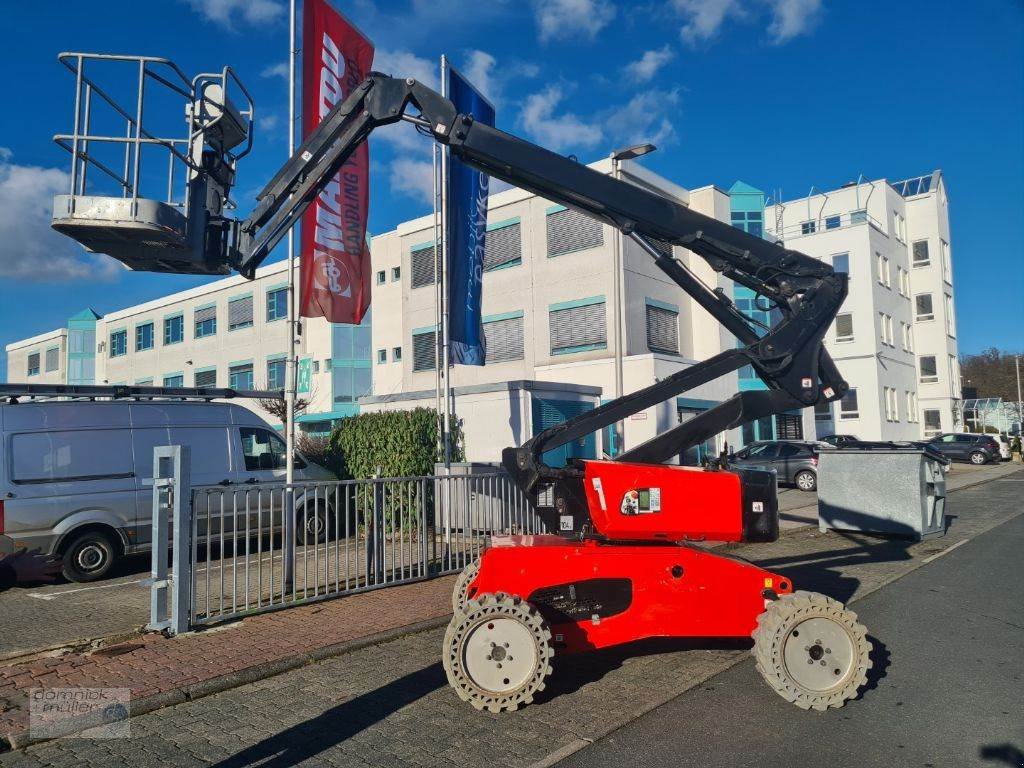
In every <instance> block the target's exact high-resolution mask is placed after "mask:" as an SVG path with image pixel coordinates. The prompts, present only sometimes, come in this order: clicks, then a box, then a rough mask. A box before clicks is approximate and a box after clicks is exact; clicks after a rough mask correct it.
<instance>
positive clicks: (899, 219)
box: [892, 211, 907, 243]
mask: <svg viewBox="0 0 1024 768" xmlns="http://www.w3.org/2000/svg"><path fill="white" fill-rule="evenodd" d="M892 233H893V235H894V236H895V237H896V239H897V240H899V241H900V242H901V243H905V242H907V231H906V219H904V218H903V216H902V215H901V214H899V213H896V212H895V211H893V213H892Z"/></svg>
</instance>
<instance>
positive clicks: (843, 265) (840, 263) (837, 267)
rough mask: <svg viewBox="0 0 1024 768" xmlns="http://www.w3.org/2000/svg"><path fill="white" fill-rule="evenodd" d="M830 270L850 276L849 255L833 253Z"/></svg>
mask: <svg viewBox="0 0 1024 768" xmlns="http://www.w3.org/2000/svg"><path fill="white" fill-rule="evenodd" d="M832 270H833V271H834V272H838V273H841V274H844V275H849V274H850V254H849V253H834V254H832Z"/></svg>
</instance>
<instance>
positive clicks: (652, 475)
mask: <svg viewBox="0 0 1024 768" xmlns="http://www.w3.org/2000/svg"><path fill="white" fill-rule="evenodd" d="M583 464H584V467H585V472H584V485H585V487H586V494H587V505H588V506H589V508H590V519H591V521H592V522H593V524H594V530H595V531H597V532H598V533H600V534H602V535H604V536H607V537H608V538H610V539H622V540H629V541H682V540H684V539H690V540H703V539H708V540H711V541H740V540H741V538H742V535H743V513H742V509H743V492H742V489H741V486H740V478H739V476H738V475H735V474H733V473H732V472H722V471H717V472H709V471H706V470H703V469H696V468H692V467H673V466H666V465H664V464H628V463H619V462H614V461H585V462H583Z"/></svg>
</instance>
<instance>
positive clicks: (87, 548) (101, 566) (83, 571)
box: [62, 531, 117, 581]
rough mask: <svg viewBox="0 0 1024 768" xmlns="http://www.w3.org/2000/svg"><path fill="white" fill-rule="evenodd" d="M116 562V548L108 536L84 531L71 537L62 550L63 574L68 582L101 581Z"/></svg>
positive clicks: (98, 532)
mask: <svg viewBox="0 0 1024 768" xmlns="http://www.w3.org/2000/svg"><path fill="white" fill-rule="evenodd" d="M116 560H117V547H116V546H115V545H114V541H113V539H112V538H111V537H110V535H109V534H106V533H103V532H102V531H85V532H84V533H80V534H78V535H77V536H73V537H72V539H71V541H70V542H69V543H68V545H67V546H66V547H65V548H64V555H63V568H62V570H63V573H64V578H66V579H67V580H68V581H96V580H97V579H102V578H103V577H104V576H106V575H107V573H109V572H110V569H111V568H112V567H113V566H114V562H115V561H116Z"/></svg>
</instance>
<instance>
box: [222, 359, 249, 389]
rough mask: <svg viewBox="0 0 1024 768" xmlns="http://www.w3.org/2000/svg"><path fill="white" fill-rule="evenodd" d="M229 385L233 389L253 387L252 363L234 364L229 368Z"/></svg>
mask: <svg viewBox="0 0 1024 768" xmlns="http://www.w3.org/2000/svg"><path fill="white" fill-rule="evenodd" d="M228 386H229V387H231V388H232V389H252V388H253V383H252V363H243V364H241V365H232V366H231V367H230V368H228Z"/></svg>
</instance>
